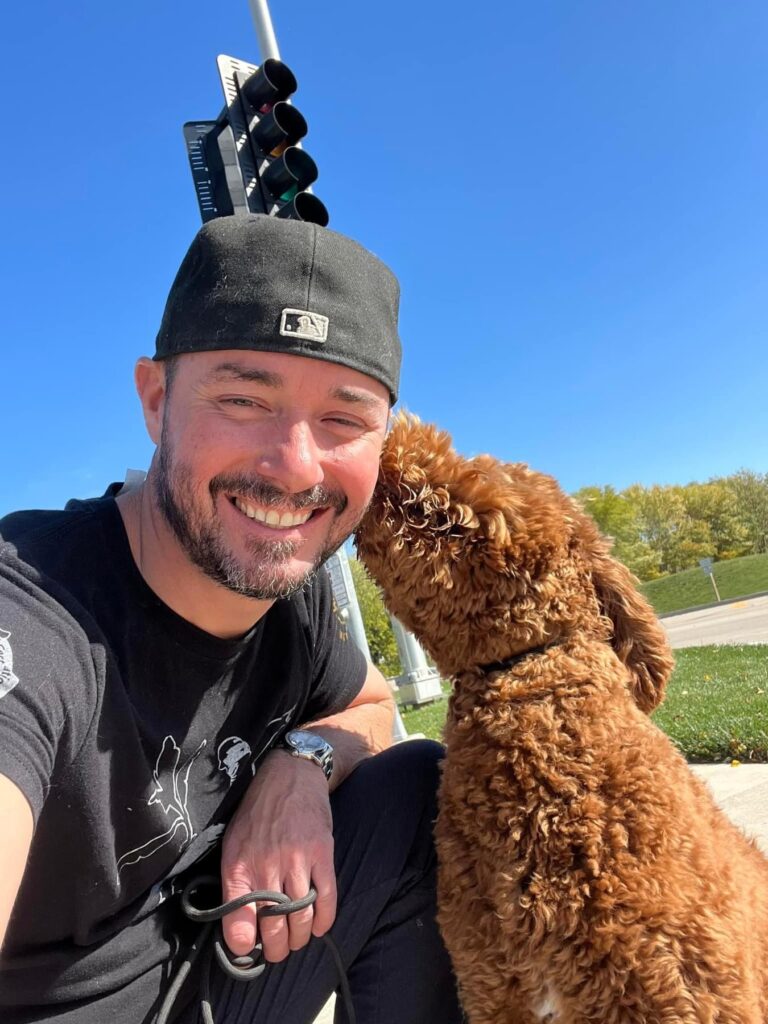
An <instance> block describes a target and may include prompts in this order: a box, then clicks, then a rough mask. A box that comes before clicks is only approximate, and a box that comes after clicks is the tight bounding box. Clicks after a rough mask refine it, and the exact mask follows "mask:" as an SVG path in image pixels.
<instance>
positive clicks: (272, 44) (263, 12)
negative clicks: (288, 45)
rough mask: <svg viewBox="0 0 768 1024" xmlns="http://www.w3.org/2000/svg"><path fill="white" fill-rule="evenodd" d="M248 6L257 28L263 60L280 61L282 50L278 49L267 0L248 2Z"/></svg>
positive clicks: (249, 0) (250, 0) (251, 0)
mask: <svg viewBox="0 0 768 1024" xmlns="http://www.w3.org/2000/svg"><path fill="white" fill-rule="evenodd" d="M248 6H249V7H250V9H251V17H252V18H253V24H254V25H255V26H256V38H257V39H258V41H259V49H260V50H261V58H262V60H266V59H267V58H268V57H274V58H275V60H280V50H279V49H278V48H277V39H276V37H275V30H274V28H273V27H272V17H271V15H270V13H269V5H268V4H267V0H248Z"/></svg>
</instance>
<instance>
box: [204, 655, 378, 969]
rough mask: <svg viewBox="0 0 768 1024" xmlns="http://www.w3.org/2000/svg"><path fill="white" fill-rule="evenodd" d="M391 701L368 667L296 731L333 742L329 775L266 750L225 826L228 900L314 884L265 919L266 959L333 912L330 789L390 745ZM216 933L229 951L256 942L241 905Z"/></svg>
mask: <svg viewBox="0 0 768 1024" xmlns="http://www.w3.org/2000/svg"><path fill="white" fill-rule="evenodd" d="M394 709H395V704H394V700H393V697H392V693H391V691H390V688H389V685H388V684H387V681H386V680H385V679H384V677H383V676H382V674H381V673H380V672H379V670H378V669H376V668H374V667H373V666H372V665H369V667H368V673H367V675H366V679H365V682H364V684H363V687H362V689H361V690H360V692H359V693H358V695H357V697H355V699H354V700H353V701H352V703H351V704H350V705H349V707H347V708H345V709H344V711H341V712H339V713H338V714H335V715H331V716H329V717H328V718H324V719H321V720H318V721H316V722H312V723H311V724H309V725H307V726H305V727H304V728H307V729H311V730H312V731H313V732H317V733H319V734H320V735H321V736H323V737H324V738H325V739H327V740H328V741H329V742H330V743H331V744H332V745H333V775H332V776H331V780H330V783H328V782H327V781H326V778H325V775H324V774H323V771H322V769H321V768H319V767H318V766H317V765H315V764H312V763H311V762H309V761H305V760H302V759H300V758H296V757H292V756H291V755H290V754H289V753H287V752H286V751H283V750H273V751H271V753H270V754H269V755H268V756H267V757H266V758H265V760H264V762H263V764H262V765H261V767H260V768H259V771H258V774H257V775H256V778H255V779H254V780H253V782H252V783H251V786H250V788H249V789H248V792H247V793H246V795H245V797H244V798H243V800H242V802H241V804H240V807H239V808H238V811H237V814H236V815H235V816H234V818H233V819H232V821H231V822H230V824H229V827H228V829H227V833H226V835H225V837H224V846H223V850H222V861H221V871H222V890H223V896H224V900H226V901H229V900H232V899H235V898H236V897H237V896H242V895H244V894H245V893H247V892H252V891H253V890H255V889H269V890H272V891H277V892H284V893H285V894H286V895H287V896H288V897H290V898H291V899H298V898H299V897H301V896H305V895H306V894H307V892H308V890H309V888H310V886H314V888H315V889H317V894H318V895H317V901H316V902H315V904H314V907H308V908H307V909H306V910H303V911H299V912H297V913H295V914H291V915H290V920H288V919H286V918H285V917H273V918H265V919H264V920H263V921H262V922H261V925H260V929H261V934H260V939H261V941H262V942H263V944H264V954H265V956H266V958H267V959H268V960H272V961H278V960H283V959H284V958H285V957H286V956H287V955H288V953H289V952H290V951H291V950H293V949H301V948H302V946H304V945H306V943H307V942H308V941H309V938H310V935H323V934H324V933H325V932H326V931H328V929H329V928H330V927H331V925H332V924H333V921H334V918H335V916H336V877H335V872H334V867H333V822H332V819H331V807H330V801H329V795H330V791H331V790H332V789H334V788H335V787H336V786H338V785H339V784H340V783H341V782H343V781H344V779H345V778H346V777H347V776H348V775H349V774H350V772H352V771H353V770H354V768H356V767H357V765H358V764H359V763H360V762H361V761H362V760H364V759H365V758H367V757H370V756H371V755H372V754H375V753H378V752H379V751H381V750H384V749H386V748H387V747H388V746H390V744H391V742H392V727H393V720H394ZM224 937H225V940H226V942H227V945H228V946H229V948H230V949H231V950H232V952H233V953H236V954H245V953H248V952H250V950H251V949H252V948H253V946H254V945H255V944H256V938H257V933H256V913H255V909H254V907H253V906H252V905H251V906H248V907H243V908H242V909H241V910H238V911H235V912H234V913H232V914H228V915H227V917H226V918H225V919H224Z"/></svg>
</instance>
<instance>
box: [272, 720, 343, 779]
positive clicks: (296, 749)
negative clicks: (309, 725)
mask: <svg viewBox="0 0 768 1024" xmlns="http://www.w3.org/2000/svg"><path fill="white" fill-rule="evenodd" d="M281 745H282V747H283V749H284V750H286V751H287V752H288V753H289V754H291V756H292V757H300V758H302V760H304V761H312V762H313V764H316V765H317V766H318V768H322V770H323V774H324V775H325V777H326V779H330V777H331V775H332V774H333V747H332V746H331V744H330V743H329V742H328V740H326V739H323V737H322V736H318V735H317V733H314V732H310V731H309V730H308V729H289V730H288V732H287V733H286V734H285V736H283V740H282V744H281Z"/></svg>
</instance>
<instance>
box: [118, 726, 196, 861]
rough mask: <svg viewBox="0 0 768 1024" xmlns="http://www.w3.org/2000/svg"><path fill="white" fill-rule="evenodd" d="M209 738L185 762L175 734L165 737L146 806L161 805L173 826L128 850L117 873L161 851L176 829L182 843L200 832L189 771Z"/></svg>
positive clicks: (173, 835)
mask: <svg viewBox="0 0 768 1024" xmlns="http://www.w3.org/2000/svg"><path fill="white" fill-rule="evenodd" d="M206 743H207V740H203V742H202V743H201V744H200V746H199V747H198V748H197V750H196V751H195V752H194V754H193V755H192V756H191V757H190V758H189V760H188V761H187V762H186V763H185V764H179V761H180V759H181V748H180V747H178V746H177V745H176V741H175V740H174V738H173V736H166V737H165V739H164V740H163V746H162V749H161V751H160V753H159V754H158V755H157V761H156V763H155V770H154V772H153V777H154V780H155V788H154V789H153V790H152V793H151V795H150V797H149V799H148V800H147V806H148V807H152V806H153V805H154V804H158V805H159V806H160V807H161V808H162V810H163V814H165V815H167V816H168V818H169V819H170V821H171V824H170V827H169V828H168V829H167V830H166V831H165V832H163V833H162V834H161V835H159V836H154V837H153V838H152V839H150V840H148V841H147V842H146V843H144V844H143V845H142V846H138V847H136V849H134V850H129V851H128V853H124V854H123V856H122V857H121V858H120V859H119V860H118V862H117V873H118V876H119V875H120V872H121V871H122V870H123V868H126V867H128V866H129V865H131V864H136V863H138V861H140V860H146V859H147V858H148V857H152V856H153V855H154V854H156V853H157V852H158V850H162V849H163V847H164V846H167V845H168V843H170V842H172V841H173V839H174V838H175V836H176V833H177V832H181V833H182V835H181V841H182V844H183V843H186V842H189V840H190V839H194V837H195V836H196V835H197V833H196V832H195V830H194V826H193V824H192V819H191V817H190V815H189V811H188V810H187V801H188V799H189V773H190V771H191V770H192V765H193V764H194V762H195V759H196V758H197V755H198V754H199V753H200V751H201V750H202V749H203V747H204V746H205V744H206Z"/></svg>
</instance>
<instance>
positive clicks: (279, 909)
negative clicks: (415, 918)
mask: <svg viewBox="0 0 768 1024" xmlns="http://www.w3.org/2000/svg"><path fill="white" fill-rule="evenodd" d="M219 885H220V883H219V880H218V878H214V877H213V876H212V875H200V876H199V877H198V878H193V879H192V881H191V882H189V883H188V884H187V885H186V886H185V887H184V891H183V892H182V894H181V907H182V910H183V911H184V913H185V914H186V915H187V917H188V918H189V919H190V920H191V921H199V922H200V923H201V924H202V925H203V927H202V928H201V929H200V931H199V932H198V934H197V936H196V938H195V941H194V942H193V943H192V945H191V946H190V947H189V949H188V950H187V954H186V956H185V957H184V960H183V961H182V963H181V965H180V967H179V969H178V971H177V972H176V974H175V976H174V978H173V981H172V982H171V985H170V988H169V989H168V992H167V993H166V996H165V999H164V1000H163V1004H162V1006H161V1007H160V1010H159V1011H158V1014H157V1017H156V1018H155V1024H167V1022H168V1019H169V1015H170V1013H171V1011H172V1010H173V1007H174V1004H175V1002H176V999H177V997H178V994H179V992H180V991H181V987H182V985H183V984H184V982H185V981H186V979H187V977H188V976H189V973H190V971H191V970H192V968H193V967H194V966H195V964H196V963H197V962H198V960H199V961H200V966H201V981H200V1013H201V1015H202V1019H203V1024H215V1021H214V1018H213V1009H212V1006H211V973H212V971H213V968H214V964H215V963H216V964H218V966H219V967H220V968H221V970H223V971H224V973H225V974H228V975H229V977H230V978H234V979H235V980H236V981H253V980H254V979H255V978H258V977H259V976H260V975H261V974H263V973H264V971H265V970H266V968H267V962H266V960H265V959H264V954H263V949H262V945H261V943H260V942H259V943H257V944H256V946H254V948H253V949H252V950H251V952H250V953H249V954H248V955H247V956H232V954H231V953H230V952H229V949H228V948H227V945H226V943H225V942H224V934H223V932H222V928H221V924H219V926H218V928H215V924H216V922H217V921H218V922H221V919H222V918H223V917H225V916H226V915H227V914H230V913H231V912H232V911H233V910H238V909H239V908H240V907H244V906H246V904H248V903H256V902H264V903H271V904H273V906H271V907H259V909H258V910H257V912H256V913H257V915H258V916H259V917H260V918H261V917H276V916H278V915H279V914H293V913H294V912H295V911H297V910H303V909H304V908H305V907H309V906H311V905H312V904H313V903H314V902H315V900H316V899H317V892H316V891H315V890H314V889H310V890H309V892H308V893H307V895H306V896H302V897H301V899H299V900H290V899H288V897H287V896H286V895H285V894H284V893H282V892H269V891H267V890H262V891H256V892H249V893H246V894H245V896H238V898H237V899H234V900H230V901H229V903H222V904H221V905H220V906H217V907H208V908H206V909H203V910H201V909H200V908H199V907H196V906H195V904H194V903H193V902H192V897H193V896H194V895H195V894H196V893H197V891H198V890H199V889H201V888H203V887H209V888H211V887H213V888H216V889H218V888H219ZM323 941H324V942H325V944H326V945H327V946H328V949H329V950H330V952H331V956H332V957H333V961H334V963H335V964H336V971H337V972H338V975H339V988H340V995H341V998H342V1001H343V1003H344V1009H345V1010H346V1012H347V1018H348V1021H349V1024H355V1009H354V1007H353V1005H352V993H351V991H350V988H349V981H348V979H347V974H346V971H345V970H344V964H343V963H342V960H341V954H340V953H339V949H338V946H337V945H336V943H335V942H334V941H333V939H332V938H331V937H330V935H324V936H323Z"/></svg>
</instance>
